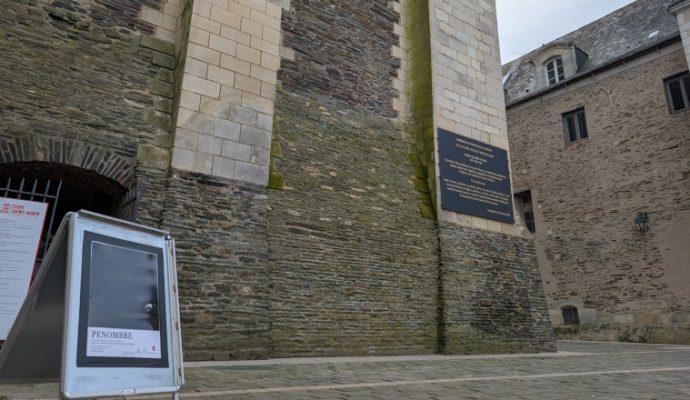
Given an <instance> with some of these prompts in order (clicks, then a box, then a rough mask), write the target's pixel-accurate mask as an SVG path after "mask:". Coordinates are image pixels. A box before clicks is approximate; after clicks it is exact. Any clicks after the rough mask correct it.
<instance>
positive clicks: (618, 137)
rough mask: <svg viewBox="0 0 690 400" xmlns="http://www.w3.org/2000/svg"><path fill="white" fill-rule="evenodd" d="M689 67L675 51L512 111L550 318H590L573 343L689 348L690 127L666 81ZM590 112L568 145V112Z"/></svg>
mask: <svg viewBox="0 0 690 400" xmlns="http://www.w3.org/2000/svg"><path fill="white" fill-rule="evenodd" d="M687 69H688V65H687V62H686V58H685V54H684V52H683V50H682V48H681V46H680V45H679V44H676V45H674V46H673V47H669V48H665V49H661V50H659V51H658V52H657V53H654V54H651V55H649V56H646V57H645V58H643V59H638V60H635V61H631V62H629V63H627V64H626V65H625V66H622V67H619V68H618V69H616V70H613V71H610V72H608V73H605V74H603V75H598V76H596V77H594V78H592V79H589V80H586V81H583V82H578V83H576V84H574V85H571V86H569V87H568V88H567V89H564V90H560V91H558V92H555V93H552V94H549V95H546V96H542V97H541V98H539V99H535V100H533V101H530V102H527V103H525V104H523V105H519V106H515V107H511V108H510V109H509V110H508V121H509V132H510V142H511V149H512V155H513V160H512V170H513V174H514V175H513V179H514V185H515V187H516V188H518V190H527V189H529V190H531V191H532V199H533V203H534V211H535V218H536V229H537V230H536V234H535V236H534V237H535V240H536V247H537V252H538V256H539V262H540V268H541V270H542V276H543V280H544V285H545V291H546V295H547V298H548V301H549V308H550V309H551V316H552V318H553V320H554V322H555V323H556V324H558V325H562V323H563V319H562V316H561V311H560V308H561V307H562V306H566V305H572V306H576V307H578V309H579V313H580V321H581V322H582V326H581V328H580V329H579V330H578V329H574V328H573V329H571V328H567V329H566V328H561V331H562V333H563V334H565V335H572V336H568V337H577V338H587V339H613V340H615V339H621V340H634V341H659V342H681V341H682V342H685V343H690V308H689V307H688V304H689V302H688V300H689V299H690V291H689V290H688V285H687V281H688V278H689V276H688V270H689V268H690V261H689V260H690V252H689V251H688V248H689V247H688V243H690V212H689V211H688V208H689V206H690V190H689V189H690V178H689V177H690V164H689V163H688V160H689V159H690V139H689V138H688V134H687V133H688V131H689V129H690V119H689V118H688V113H687V112H682V113H678V114H671V113H670V112H669V107H668V104H667V99H666V94H665V89H664V83H663V81H664V79H665V78H667V77H669V76H672V75H675V74H678V73H681V72H683V71H687ZM607 92H608V93H607ZM609 93H610V95H609ZM580 107H584V109H585V113H586V119H587V128H588V131H589V138H587V139H585V140H581V141H577V142H574V143H572V144H568V145H566V143H565V140H564V134H563V124H562V113H565V112H569V111H572V110H575V109H577V108H580ZM641 211H645V212H648V213H649V216H650V219H651V227H650V230H649V231H648V232H640V231H639V230H638V228H637V226H636V225H635V223H634V220H635V217H636V215H637V213H638V212H641Z"/></svg>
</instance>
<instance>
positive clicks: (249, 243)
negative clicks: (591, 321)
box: [0, 0, 554, 359]
mask: <svg viewBox="0 0 690 400" xmlns="http://www.w3.org/2000/svg"><path fill="white" fill-rule="evenodd" d="M0 21H1V22H3V24H4V26H6V27H8V28H7V29H6V30H4V31H1V32H0V35H1V36H0V39H2V40H0V69H1V70H2V71H3V74H6V76H8V79H5V80H4V81H3V82H2V83H0V88H2V89H3V91H6V92H7V91H11V92H12V93H13V95H12V96H4V97H3V98H2V99H1V100H0V121H2V122H0V162H2V164H1V165H0V179H1V178H3V177H6V176H7V177H9V176H14V175H17V174H19V175H22V174H23V175H31V174H36V173H35V172H31V171H38V170H40V171H43V172H41V174H42V175H41V177H43V178H45V177H47V176H50V177H53V178H54V179H55V178H59V179H64V180H65V182H68V181H69V182H72V181H76V180H78V179H76V178H75V177H84V176H88V177H90V179H92V180H93V182H96V183H95V184H93V185H90V186H89V187H88V188H82V189H81V190H82V191H88V190H96V189H98V190H100V189H99V188H107V189H108V190H107V191H106V190H105V189H103V190H101V191H105V192H107V194H108V196H110V197H107V198H109V199H111V200H110V203H109V204H111V205H112V207H111V209H108V207H102V208H101V209H99V210H98V211H100V212H104V213H109V212H111V213H113V214H114V213H115V211H116V209H117V207H116V205H117V204H118V202H120V200H121V199H122V198H131V197H132V196H129V197H127V196H128V193H134V195H135V196H134V197H135V198H136V200H137V202H136V208H137V210H138V212H137V213H136V219H137V220H138V221H140V222H142V223H146V224H150V225H154V226H157V227H161V228H163V229H167V230H170V231H171V232H172V233H173V235H174V236H175V238H176V240H177V245H178V249H177V253H178V268H179V274H178V275H179V279H180V290H181V293H180V296H181V313H182V321H183V334H184V340H185V349H186V352H187V355H186V358H187V359H235V358H262V357H276V356H307V355H350V354H363V355H366V354H414V353H432V352H442V353H448V354H450V353H472V352H501V351H511V352H514V351H528V352H532V351H550V350H553V349H554V341H553V340H554V339H553V334H552V331H551V326H550V322H549V317H548V312H547V309H546V305H545V302H544V295H543V290H542V288H541V281H540V276H539V272H538V268H537V262H536V258H535V253H534V247H533V244H532V242H531V240H530V239H527V238H525V237H524V236H523V234H522V232H523V230H524V228H521V227H520V224H519V223H518V224H514V223H513V220H512V218H513V217H512V215H513V213H512V205H510V204H511V201H512V194H511V193H510V186H509V183H510V178H509V173H508V172H507V169H506V171H505V173H502V174H498V173H496V172H492V171H493V170H489V169H486V168H488V167H486V168H484V169H486V171H488V172H486V171H485V172H481V171H483V169H481V168H480V169H477V170H473V171H475V172H473V173H472V174H470V175H472V176H470V177H469V178H468V176H469V175H467V174H464V175H463V174H461V175H463V176H464V178H462V179H465V178H467V179H468V180H467V182H465V183H463V182H464V181H463V182H460V181H457V182H456V180H454V179H455V178H452V177H450V176H448V175H447V173H448V171H451V173H458V172H459V171H467V168H469V167H468V166H466V165H465V164H463V163H462V162H460V161H462V160H460V161H458V160H455V159H454V158H453V157H455V156H458V157H461V158H462V157H465V156H468V154H469V153H472V154H469V155H470V156H471V157H469V156H468V157H469V159H472V160H475V162H479V164H478V165H479V166H481V164H482V163H483V162H482V161H478V160H481V159H484V160H485V161H486V160H489V159H491V160H493V159H494V158H495V159H496V160H497V161H496V162H497V163H498V164H497V165H498V167H500V166H501V165H503V164H502V161H501V160H502V159H505V163H504V164H505V165H506V166H507V157H508V141H507V133H506V122H505V109H504V100H503V91H502V84H501V67H500V61H499V54H498V38H497V28H496V14H495V5H494V2H493V1H491V0H428V1H427V0H425V1H414V0H402V1H401V2H399V3H398V2H389V1H386V0H354V1H339V0H318V1H314V0H311V1H310V0H292V1H290V0H280V1H278V0H162V1H156V0H153V1H152V0H146V1H144V0H129V1H123V2H117V4H114V3H113V2H110V1H106V0H88V1H74V0H61V1H50V0H37V1H18V2H13V3H11V4H10V5H9V12H8V13H6V14H5V15H3V16H0ZM443 143H446V145H445V146H443V145H442V144H443ZM448 143H450V144H448ZM454 146H455V147H454ZM463 146H469V147H467V148H465V147H463ZM463 149H465V150H463ZM477 157H479V158H477ZM481 157H485V158H481ZM491 160H489V161H491ZM491 163H493V161H491ZM56 165H60V166H64V168H62V169H60V168H56V167H55V166H56ZM492 165H493V164H492ZM37 168H38V169H37ZM477 168H479V167H477ZM492 168H493V167H492ZM470 169H471V168H470ZM63 170H64V171H63ZM56 174H58V175H59V176H57V175H56ZM492 174H494V175H492ZM43 178H42V179H43ZM458 179H460V178H458ZM477 181H482V182H484V181H486V182H489V181H491V182H493V181H498V182H502V184H503V185H505V184H508V189H507V192H506V191H505V190H503V191H502V192H500V191H497V190H498V189H497V190H493V189H481V187H477V186H476V185H475V186H473V185H474V183H476V182H477ZM472 182H474V183H472ZM486 182H484V183H481V184H480V186H482V185H484V184H485V183H486ZM0 183H2V182H0ZM75 185H76V184H74V183H73V184H72V186H75ZM462 185H469V186H462ZM72 186H70V187H72ZM75 187H76V186H75ZM459 187H462V188H461V189H459ZM477 191H479V192H477ZM62 196H70V194H69V192H63V194H62ZM448 196H450V197H448ZM453 196H455V197H453ZM449 199H450V200H449ZM77 203H78V201H77V199H71V200H70V202H69V204H77ZM467 204H474V206H477V207H480V208H482V207H483V208H482V210H481V212H476V211H472V210H470V209H465V208H464V207H465V206H466V205H467ZM492 204H493V205H492ZM494 206H495V207H494ZM506 206H507V207H508V208H507V209H508V211H505V210H506ZM80 207H85V206H80ZM458 207H459V208H458ZM499 208H500V209H501V210H503V211H500V210H499V211H496V210H498V209H499ZM492 213H493V214H492ZM48 234H49V233H48Z"/></svg>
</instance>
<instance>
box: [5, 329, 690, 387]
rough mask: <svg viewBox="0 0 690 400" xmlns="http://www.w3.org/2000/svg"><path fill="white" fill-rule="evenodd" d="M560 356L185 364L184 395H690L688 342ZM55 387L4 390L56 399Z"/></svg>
mask: <svg viewBox="0 0 690 400" xmlns="http://www.w3.org/2000/svg"><path fill="white" fill-rule="evenodd" d="M559 350H560V351H559V353H556V354H537V355H498V356H457V357H446V356H420V357H376V358H327V359H284V360H267V361H240V362H214V363H190V364H188V365H187V366H186V369H185V374H186V378H187V384H186V385H185V387H184V389H183V391H182V394H181V397H182V398H183V399H184V398H189V399H192V398H193V399H200V400H209V399H231V400H249V399H253V400H267V399H271V400H274V399H275V400H292V399H295V400H297V399H308V400H321V399H323V400H326V399H329V400H330V399H376V400H397V399H401V400H406V399H436V400H445V399H529V400H537V399H540V400H541V399H544V400H559V399H607V400H608V399H621V400H622V399H659V400H669V399H684V400H687V399H690V346H672V345H641V344H622V343H595V342H559ZM57 391H58V388H57V385H53V384H43V385H13V386H9V385H0V395H5V396H7V397H9V398H10V399H55V398H56V394H57Z"/></svg>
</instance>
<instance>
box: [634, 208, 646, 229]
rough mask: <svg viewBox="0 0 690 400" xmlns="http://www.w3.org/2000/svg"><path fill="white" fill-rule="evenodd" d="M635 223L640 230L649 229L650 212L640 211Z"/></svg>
mask: <svg viewBox="0 0 690 400" xmlns="http://www.w3.org/2000/svg"><path fill="white" fill-rule="evenodd" d="M635 225H637V227H638V228H639V229H640V232H646V231H648V230H649V214H648V213H646V212H638V213H637V218H635Z"/></svg>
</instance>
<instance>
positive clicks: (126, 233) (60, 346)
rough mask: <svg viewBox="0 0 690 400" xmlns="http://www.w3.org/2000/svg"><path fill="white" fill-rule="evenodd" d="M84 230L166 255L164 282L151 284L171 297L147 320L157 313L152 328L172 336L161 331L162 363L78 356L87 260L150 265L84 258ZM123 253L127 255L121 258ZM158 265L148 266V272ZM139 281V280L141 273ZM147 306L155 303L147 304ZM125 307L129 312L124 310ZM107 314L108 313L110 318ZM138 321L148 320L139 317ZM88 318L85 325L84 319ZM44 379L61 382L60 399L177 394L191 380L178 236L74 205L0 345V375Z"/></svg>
mask: <svg viewBox="0 0 690 400" xmlns="http://www.w3.org/2000/svg"><path fill="white" fill-rule="evenodd" d="M85 236H88V237H90V238H93V237H97V236H101V237H105V238H107V239H108V240H111V241H113V242H116V241H120V242H122V243H127V244H128V245H131V246H132V247H130V248H131V249H135V248H137V246H138V247H140V248H144V247H147V246H148V248H152V249H155V250H156V252H157V254H160V259H161V260H162V263H159V261H156V263H155V265H156V266H157V271H162V272H160V273H159V274H158V276H157V277H156V279H157V281H156V282H157V285H156V287H155V288H154V287H153V286H146V288H149V289H155V292H152V293H158V294H159V296H158V297H157V299H158V300H160V299H162V298H164V299H165V301H163V302H160V301H159V302H158V303H157V304H156V305H157V306H158V307H157V308H156V313H155V316H156V317H154V316H149V314H144V315H145V316H146V319H144V320H143V321H149V322H153V321H158V322H157V324H155V325H150V326H148V329H153V331H160V335H161V338H163V337H165V339H164V340H163V339H159V340H160V341H161V342H163V343H162V345H163V346H165V347H164V349H163V348H161V357H158V359H157V360H155V361H156V363H153V364H151V363H148V362H142V361H141V358H140V357H135V358H136V359H134V361H135V362H132V359H129V358H117V359H115V361H113V362H112V363H111V362H110V360H113V359H108V362H105V363H104V362H102V361H101V360H99V359H97V358H94V359H89V357H87V358H86V359H85V358H84V357H82V358H81V359H80V358H79V354H80V353H79V347H78V344H79V342H80V338H79V335H80V317H81V315H82V314H83V313H82V312H81V309H82V307H83V306H84V304H83V303H82V300H83V299H82V297H83V296H82V295H83V293H82V290H83V289H84V286H82V276H83V275H84V274H83V272H84V268H83V267H84V266H85V265H86V266H87V267H88V272H89V273H91V272H92V271H93V263H94V262H97V263H98V264H97V265H100V266H101V271H112V268H117V267H118V265H122V266H123V267H122V268H123V270H127V268H126V266H127V265H129V266H132V268H130V271H142V268H144V269H145V268H146V267H145V264H141V263H139V262H136V261H130V263H127V264H123V263H120V264H118V263H114V264H113V263H111V262H110V260H112V259H114V258H113V257H106V258H101V259H100V260H101V261H97V259H94V257H93V256H91V257H89V262H87V263H84V262H83V261H84V260H83V255H84V254H85V253H84V251H83V245H84V239H85ZM125 248H127V247H125ZM117 259H118V260H120V258H117ZM94 260H96V261H94ZM123 262H126V261H123ZM105 265H110V266H108V267H106V266H105ZM112 265H114V266H115V267H113V266H112ZM151 271H152V270H151V269H149V272H151ZM132 276H133V275H129V274H122V275H119V276H117V279H120V278H122V279H124V278H125V277H132ZM102 279H103V278H102V277H100V278H98V279H97V280H101V282H102ZM88 282H90V283H92V282H94V281H93V280H89V281H88ZM135 282H139V280H138V279H136V280H135ZM120 283H122V282H120ZM148 284H149V285H150V284H151V282H150V281H149V282H148ZM133 287H134V289H133V291H132V293H135V294H136V293H141V291H140V290H139V289H137V288H136V287H135V286H133ZM117 290H119V289H117ZM118 293H119V292H118ZM160 293H164V297H160ZM90 294H92V295H94V296H96V295H97V294H98V292H92V291H88V292H87V293H86V294H85V296H86V297H85V299H86V300H85V301H86V306H87V308H86V309H87V310H91V307H92V304H91V299H92V297H89V295H90ZM154 298H155V297H154ZM102 299H103V298H101V300H102ZM137 299H138V300H137V302H136V303H135V306H136V307H137V308H136V309H137V310H139V308H138V307H139V303H138V301H139V300H140V299H141V298H137ZM96 300H98V299H96ZM108 300H109V299H108ZM94 304H97V302H96V303H94ZM106 305H107V302H106ZM142 305H143V304H142ZM146 306H147V307H148V304H146ZM98 309H99V308H95V309H94V310H98ZM100 309H102V310H104V312H105V313H111V312H112V313H113V315H115V316H119V317H122V316H123V315H124V317H123V318H122V319H119V320H117V319H112V321H124V322H125V323H128V322H127V321H131V319H130V317H129V315H130V314H129V310H130V309H129V308H128V309H124V310H118V309H117V308H114V309H111V308H100ZM123 311H124V312H125V314H122V312H123ZM147 312H148V311H147ZM102 315H105V314H102V313H100V312H98V311H97V312H96V314H93V317H94V318H95V319H96V320H98V319H99V318H100V317H101V316H102ZM149 318H152V319H149ZM100 319H101V320H102V321H108V319H103V318H100ZM89 320H91V316H89V317H86V318H85V321H86V323H87V324H88V323H89ZM136 321H142V320H141V319H139V317H137V319H136ZM113 325H116V323H114V324H113ZM82 326H85V325H83V324H82ZM107 328H117V326H107ZM84 332H86V331H85V330H83V329H82V333H84ZM85 338H86V337H85V336H83V337H82V343H84V339H85ZM83 349H84V347H82V350H83ZM82 353H84V350H83V351H82ZM161 360H165V362H162V361H161ZM144 361H147V360H144ZM111 364H115V365H111ZM42 382H59V383H60V398H61V399H90V398H99V397H124V396H134V395H148V394H163V393H167V394H172V396H173V398H178V397H179V396H178V392H179V390H180V387H181V386H182V385H183V384H184V369H183V360H182V338H181V333H180V319H179V303H178V289H177V273H176V260H175V243H174V240H173V239H172V238H171V237H170V235H169V234H168V233H167V232H165V231H161V230H158V229H153V228H149V227H146V226H143V225H137V224H134V223H131V222H127V221H122V220H118V219H114V218H110V217H107V216H103V215H99V214H95V213H92V212H88V211H79V212H76V213H69V214H67V215H66V216H65V218H64V219H63V221H62V223H61V224H60V227H59V228H58V231H57V234H56V235H55V238H54V240H53V242H52V243H51V246H50V248H49V249H48V252H47V253H46V256H45V258H44V261H43V264H42V265H41V268H40V269H39V271H38V274H37V275H36V278H35V280H34V284H33V286H32V287H31V290H30V291H29V294H28V296H27V298H26V300H25V301H24V303H23V304H22V307H21V309H20V311H19V314H18V316H17V319H16V321H15V323H14V325H13V326H12V329H11V330H10V334H9V336H8V340H7V342H6V343H5V344H4V346H3V347H2V350H0V383H10V384H12V383H15V384H16V383H42Z"/></svg>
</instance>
